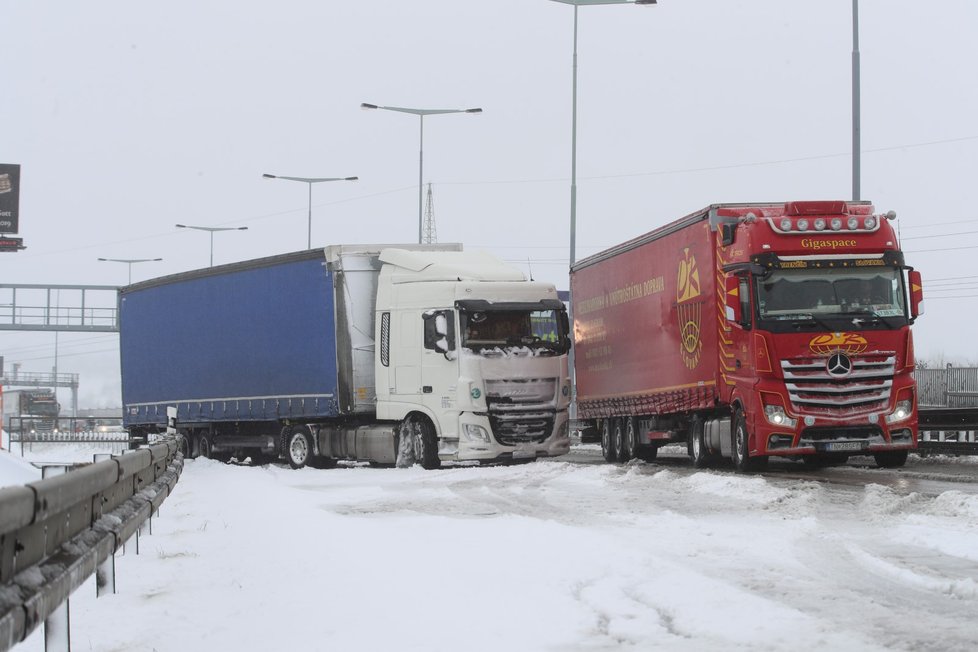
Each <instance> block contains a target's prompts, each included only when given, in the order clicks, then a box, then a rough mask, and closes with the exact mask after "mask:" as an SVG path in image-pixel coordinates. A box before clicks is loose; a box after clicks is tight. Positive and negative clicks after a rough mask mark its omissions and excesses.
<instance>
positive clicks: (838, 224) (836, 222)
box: [832, 217, 842, 231]
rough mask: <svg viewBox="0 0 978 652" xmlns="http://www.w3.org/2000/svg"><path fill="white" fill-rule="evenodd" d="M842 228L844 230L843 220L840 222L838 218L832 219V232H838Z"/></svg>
mask: <svg viewBox="0 0 978 652" xmlns="http://www.w3.org/2000/svg"><path fill="white" fill-rule="evenodd" d="M841 228H842V220H840V219H839V218H838V217H833V218H832V230H833V231H838V230H839V229H841Z"/></svg>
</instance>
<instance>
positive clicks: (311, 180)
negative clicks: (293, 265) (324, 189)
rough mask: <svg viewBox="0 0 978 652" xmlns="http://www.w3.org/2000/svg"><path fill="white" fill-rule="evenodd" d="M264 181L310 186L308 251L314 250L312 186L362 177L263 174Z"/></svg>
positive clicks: (307, 229)
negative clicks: (280, 181)
mask: <svg viewBox="0 0 978 652" xmlns="http://www.w3.org/2000/svg"><path fill="white" fill-rule="evenodd" d="M261 176H262V178H264V179H285V180H286V181H301V182H302V183H305V184H307V185H308V186H309V216H308V224H307V228H306V231H307V237H306V249H312V184H314V183H323V182H326V181H356V180H358V179H359V178H360V177H285V176H279V175H276V174H263V175H261Z"/></svg>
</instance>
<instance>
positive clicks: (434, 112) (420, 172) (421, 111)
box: [360, 102, 482, 244]
mask: <svg viewBox="0 0 978 652" xmlns="http://www.w3.org/2000/svg"><path fill="white" fill-rule="evenodd" d="M360 108H361V109H383V110H384V111H396V112H398V113H410V114H411V115H416V116H418V117H419V118H421V141H420V145H419V147H418V244H421V242H422V232H423V230H424V216H423V214H422V199H421V197H422V188H423V186H424V117H425V116H426V115H441V114H444V113H482V109H479V108H475V109H408V108H405V107H402V106H378V105H376V104H367V103H366V102H363V103H361V104H360Z"/></svg>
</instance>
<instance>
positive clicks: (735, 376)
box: [722, 274, 754, 389]
mask: <svg viewBox="0 0 978 652" xmlns="http://www.w3.org/2000/svg"><path fill="white" fill-rule="evenodd" d="M727 286H728V287H729V288H731V289H733V288H736V292H731V291H729V290H728V297H727V301H728V305H729V304H730V303H731V302H736V304H737V308H738V309H737V310H736V311H733V313H735V315H736V317H735V318H734V319H730V318H729V317H728V319H727V324H728V326H729V327H730V328H729V330H727V332H726V333H725V334H724V339H725V342H724V344H725V346H723V347H722V351H723V355H724V356H725V358H726V359H725V360H724V364H723V367H724V369H725V372H726V376H727V378H728V379H730V380H733V381H735V382H737V383H738V384H740V383H742V382H746V383H747V384H748V385H753V382H754V355H753V351H752V349H751V346H752V341H751V329H752V328H753V321H754V317H753V309H752V302H751V284H750V276H749V275H746V274H741V275H738V276H735V277H732V278H731V277H728V279H727ZM730 314H731V311H728V315H730ZM742 389H747V388H746V387H742Z"/></svg>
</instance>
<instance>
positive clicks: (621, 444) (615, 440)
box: [611, 417, 628, 462]
mask: <svg viewBox="0 0 978 652" xmlns="http://www.w3.org/2000/svg"><path fill="white" fill-rule="evenodd" d="M625 427H626V426H625V418H623V417H617V418H615V420H614V424H613V425H612V433H613V434H612V438H611V445H612V448H613V449H614V455H615V461H616V462H627V461H628V451H627V450H626V446H625Z"/></svg>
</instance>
